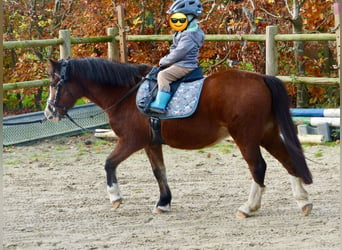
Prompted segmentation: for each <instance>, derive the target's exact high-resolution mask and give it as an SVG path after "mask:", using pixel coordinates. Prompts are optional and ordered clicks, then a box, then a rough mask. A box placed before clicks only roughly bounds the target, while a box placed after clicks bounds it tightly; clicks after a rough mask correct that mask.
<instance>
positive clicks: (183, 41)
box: [159, 28, 204, 68]
mask: <svg viewBox="0 0 342 250" xmlns="http://www.w3.org/2000/svg"><path fill="white" fill-rule="evenodd" d="M203 42H204V32H203V31H202V30H201V29H200V28H199V29H197V30H196V31H188V30H185V31H182V32H177V33H176V34H175V35H174V36H173V43H172V45H171V46H170V53H169V54H168V55H166V56H164V57H163V58H162V59H160V61H159V66H161V67H163V66H170V65H173V64H174V65H177V66H181V67H185V68H196V67H198V52H199V49H200V48H201V46H202V45H203Z"/></svg>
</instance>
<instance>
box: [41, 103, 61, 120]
mask: <svg viewBox="0 0 342 250" xmlns="http://www.w3.org/2000/svg"><path fill="white" fill-rule="evenodd" d="M44 116H45V118H46V119H47V120H49V121H54V122H55V121H57V122H58V121H60V120H61V117H60V115H59V114H58V112H57V111H56V109H55V108H54V107H52V105H51V104H48V105H47V106H46V108H45V110H44Z"/></svg>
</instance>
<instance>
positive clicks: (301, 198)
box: [290, 175, 313, 216]
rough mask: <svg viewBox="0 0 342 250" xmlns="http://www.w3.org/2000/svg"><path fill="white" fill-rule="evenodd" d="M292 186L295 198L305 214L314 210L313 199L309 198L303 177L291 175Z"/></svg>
mask: <svg viewBox="0 0 342 250" xmlns="http://www.w3.org/2000/svg"><path fill="white" fill-rule="evenodd" d="M290 181H291V188H292V193H293V196H294V198H295V199H296V202H297V204H298V206H299V208H300V209H301V210H302V212H303V214H304V216H308V215H309V214H310V213H311V210H312V206H313V205H312V201H310V200H309V195H308V192H306V190H305V189H304V187H303V182H302V179H301V178H298V177H295V176H292V175H291V176H290Z"/></svg>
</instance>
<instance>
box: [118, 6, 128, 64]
mask: <svg viewBox="0 0 342 250" xmlns="http://www.w3.org/2000/svg"><path fill="white" fill-rule="evenodd" d="M124 10H125V9H124V7H123V6H122V5H118V6H117V7H116V11H117V13H118V26H119V36H120V61H121V62H124V63H125V62H127V44H126V33H125V19H124Z"/></svg>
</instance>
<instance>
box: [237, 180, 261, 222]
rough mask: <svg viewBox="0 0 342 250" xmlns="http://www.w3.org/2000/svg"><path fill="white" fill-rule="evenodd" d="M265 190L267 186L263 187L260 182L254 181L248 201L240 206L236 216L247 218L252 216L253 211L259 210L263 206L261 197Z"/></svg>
mask: <svg viewBox="0 0 342 250" xmlns="http://www.w3.org/2000/svg"><path fill="white" fill-rule="evenodd" d="M264 192H265V187H261V186H260V185H259V184H258V183H256V182H255V181H253V182H252V185H251V191H250V193H249V196H248V201H247V202H246V203H245V204H243V205H242V206H241V207H239V209H238V211H237V212H236V216H237V217H238V218H247V217H249V216H251V214H252V212H255V211H257V210H258V209H259V208H260V207H261V197H262V194H263V193H264Z"/></svg>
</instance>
